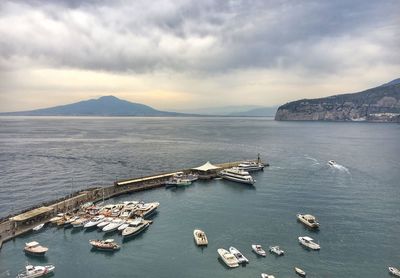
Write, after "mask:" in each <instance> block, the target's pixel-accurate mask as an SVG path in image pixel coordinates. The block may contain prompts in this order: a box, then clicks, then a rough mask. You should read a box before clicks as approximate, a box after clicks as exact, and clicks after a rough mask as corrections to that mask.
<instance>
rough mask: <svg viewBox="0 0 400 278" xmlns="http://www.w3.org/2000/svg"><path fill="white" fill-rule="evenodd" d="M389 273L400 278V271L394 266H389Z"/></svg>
mask: <svg viewBox="0 0 400 278" xmlns="http://www.w3.org/2000/svg"><path fill="white" fill-rule="evenodd" d="M388 269H389V272H390V274H392V275H394V276H397V277H400V270H398V269H397V268H395V267H393V266H389V268H388Z"/></svg>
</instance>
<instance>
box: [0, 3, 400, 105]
mask: <svg viewBox="0 0 400 278" xmlns="http://www.w3.org/2000/svg"><path fill="white" fill-rule="evenodd" d="M399 10H400V2H399V1H392V0H387V1H382V2H375V1H372V2H365V1H351V2H348V1H334V2H332V1H307V2H297V1H289V0H281V1H268V2H266V1H261V0H259V1H223V2H221V1H202V2H201V3H198V2H196V1H192V0H181V1H174V2H172V1H163V0H157V1H152V2H147V1H135V2H133V3H128V2H126V1H112V2H108V1H103V0H91V1H85V2H80V1H76V0H62V1H51V0H47V1H28V0H17V1H7V0H6V1H2V2H1V3H0V112H11V111H24V110H34V109H40V108H47V107H53V106H57V105H63V104H69V103H74V102H78V101H82V100H88V99H94V98H98V97H101V96H104V95H114V96H116V97H118V98H121V99H124V100H127V101H131V102H136V103H143V104H146V105H149V106H152V107H154V108H156V109H159V110H164V111H184V110H187V111H189V110H196V109H203V108H206V107H210V108H212V107H225V106H243V105H258V106H263V107H271V106H279V105H281V104H284V103H286V102H289V101H292V100H297V99H302V98H318V97H325V96H329V95H334V94H342V93H353V92H359V91H363V90H365V89H369V88H372V87H376V86H379V85H382V84H383V83H386V82H389V81H391V80H393V79H396V78H398V77H399V73H400V55H399V53H398V46H399V45H400V28H399V27H400V19H399V17H398V15H397V13H398V11H399Z"/></svg>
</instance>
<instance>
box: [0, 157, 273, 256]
mask: <svg viewBox="0 0 400 278" xmlns="http://www.w3.org/2000/svg"><path fill="white" fill-rule="evenodd" d="M246 161H254V160H246ZM242 162H243V161H235V162H226V163H220V164H215V166H216V168H218V169H221V170H222V169H226V168H230V167H235V166H238V165H239V164H240V163H242ZM266 165H268V164H266ZM198 168H199V167H198ZM194 169H196V168H190V169H182V170H177V171H173V172H168V173H160V174H156V175H151V176H144V177H138V178H132V179H126V180H120V181H116V182H115V183H114V184H113V185H110V186H105V187H95V188H90V189H85V190H81V191H78V192H75V193H74V194H72V196H71V195H69V196H66V197H64V198H62V199H59V200H55V201H49V202H46V203H44V204H43V206H41V207H36V208H32V209H30V210H27V211H25V212H23V213H21V214H18V215H13V216H12V217H9V218H8V219H4V220H3V221H2V222H1V223H0V249H1V247H2V245H3V243H4V242H6V241H9V240H12V239H13V238H15V237H17V236H19V235H22V234H24V233H27V232H29V231H31V230H32V228H34V227H35V226H37V225H39V224H41V223H47V222H48V221H49V220H50V218H52V217H54V216H55V215H57V214H58V213H66V212H72V211H74V210H77V209H79V207H80V206H81V205H82V204H84V203H86V202H94V203H96V202H99V201H101V200H103V199H104V200H106V199H110V198H113V197H116V196H119V195H122V194H130V193H135V192H139V191H144V190H150V189H155V188H160V187H164V186H165V182H166V181H167V180H169V179H170V178H171V177H172V176H173V175H175V174H177V173H179V172H183V173H188V172H191V171H193V170H194ZM205 172H206V173H205V174H204V175H203V178H205V179H207V178H212V177H213V176H215V174H216V171H211V172H208V171H205Z"/></svg>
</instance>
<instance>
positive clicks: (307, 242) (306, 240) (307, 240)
mask: <svg viewBox="0 0 400 278" xmlns="http://www.w3.org/2000/svg"><path fill="white" fill-rule="evenodd" d="M299 242H300V244H302V245H304V246H306V247H307V248H310V249H312V250H319V249H321V247H320V245H319V244H318V243H316V242H314V239H312V238H311V237H308V236H303V237H299Z"/></svg>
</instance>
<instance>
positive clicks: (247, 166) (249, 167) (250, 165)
mask: <svg viewBox="0 0 400 278" xmlns="http://www.w3.org/2000/svg"><path fill="white" fill-rule="evenodd" d="M264 167H265V165H264V164H263V163H261V162H255V161H244V162H242V163H240V164H239V165H238V168H239V169H240V170H243V171H247V172H254V171H260V170H261V171H262V170H264Z"/></svg>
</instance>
